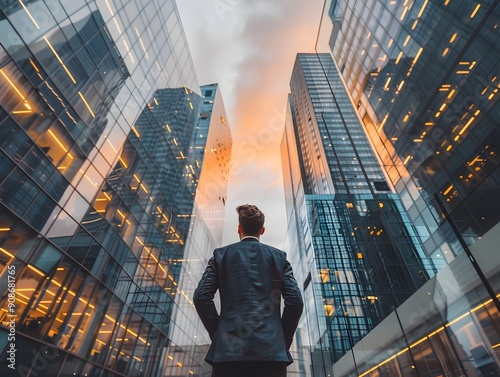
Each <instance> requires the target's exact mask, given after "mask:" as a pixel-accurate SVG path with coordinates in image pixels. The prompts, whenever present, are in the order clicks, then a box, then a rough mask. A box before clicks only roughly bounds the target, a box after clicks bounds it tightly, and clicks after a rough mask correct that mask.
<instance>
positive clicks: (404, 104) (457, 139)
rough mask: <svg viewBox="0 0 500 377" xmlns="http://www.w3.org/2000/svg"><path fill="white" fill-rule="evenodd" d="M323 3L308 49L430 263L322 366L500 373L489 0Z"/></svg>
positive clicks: (494, 7) (495, 44)
mask: <svg viewBox="0 0 500 377" xmlns="http://www.w3.org/2000/svg"><path fill="white" fill-rule="evenodd" d="M324 11H325V12H324V15H323V19H322V23H321V27H320V31H319V34H318V43H317V50H318V52H327V53H329V54H331V55H332V56H333V58H334V60H335V62H336V64H337V66H338V67H339V72H340V74H341V76H342V77H343V79H344V81H345V86H346V88H347V90H348V92H349V95H350V96H351V99H352V101H353V103H354V104H355V106H356V108H357V112H358V115H359V117H360V118H361V119H362V122H363V126H364V129H365V132H366V134H367V135H368V136H369V139H370V142H371V143H372V145H373V146H374V149H375V151H376V154H377V157H378V158H379V159H380V160H381V161H382V167H383V169H384V173H385V174H386V175H387V176H388V178H389V184H390V185H391V186H393V187H394V189H395V192H396V193H397V194H399V195H400V197H401V199H402V202H403V205H404V208H405V210H406V211H407V213H408V216H409V218H410V219H411V221H412V223H413V224H414V226H415V228H416V230H417V236H418V238H419V239H420V241H421V243H422V246H423V251H424V253H425V256H426V257H430V258H431V259H432V265H433V266H434V267H435V269H437V270H438V271H439V272H438V273H437V274H435V275H434V276H433V277H432V278H431V279H430V280H429V281H428V282H427V283H425V284H424V286H423V287H422V288H420V289H419V290H418V291H417V292H416V293H415V294H414V295H413V296H412V297H410V298H409V299H408V300H407V301H406V302H405V303H404V304H402V305H401V306H399V307H397V308H396V310H394V312H393V313H391V315H390V316H389V317H388V318H386V319H385V320H384V321H382V323H380V324H379V325H378V326H377V327H376V328H375V329H374V330H373V331H372V332H370V333H369V334H368V335H367V336H365V338H363V339H362V341H360V342H359V343H358V344H356V345H355V347H354V348H353V353H352V355H346V356H344V357H343V358H342V359H341V360H339V361H338V362H337V363H336V364H335V365H334V373H335V375H336V376H375V375H404V376H435V375H467V376H480V375H482V376H494V375H500V361H499V360H500V331H499V329H498V323H499V322H500V301H499V298H500V259H499V258H498V257H497V252H496V250H497V249H498V246H497V245H498V244H499V242H500V236H499V235H500V224H499V222H500V217H499V213H500V211H499V203H500V202H499V201H498V200H497V197H498V193H499V192H500V179H499V177H500V175H499V174H500V172H499V169H498V166H499V159H498V147H499V145H500V143H499V142H500V133H499V129H498V121H497V120H496V119H498V115H499V112H500V103H499V101H498V98H499V96H498V90H499V89H500V81H499V77H500V75H499V68H500V65H499V62H500V52H499V51H500V48H499V47H500V34H499V33H498V29H499V27H500V5H499V3H498V1H453V0H451V1H450V0H442V1H428V0H415V1H391V0H366V1H351V0H338V1H336V0H335V1H330V0H327V1H325V7H324ZM431 275H432V274H431Z"/></svg>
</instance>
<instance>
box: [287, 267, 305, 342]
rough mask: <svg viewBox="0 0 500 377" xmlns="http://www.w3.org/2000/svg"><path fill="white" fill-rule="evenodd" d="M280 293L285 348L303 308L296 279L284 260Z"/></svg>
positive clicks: (290, 340) (291, 337)
mask: <svg viewBox="0 0 500 377" xmlns="http://www.w3.org/2000/svg"><path fill="white" fill-rule="evenodd" d="M281 294H282V295H283V299H284V301H285V307H284V309H283V316H282V317H281V326H283V332H284V334H285V341H286V347H287V349H289V348H290V346H291V345H292V340H293V335H294V334H295V330H297V326H298V324H299V320H300V316H301V315H302V310H303V308H304V302H303V301H302V295H301V294H300V289H299V287H298V286H297V281H296V280H295V278H294V277H293V272H292V266H291V265H290V263H289V262H288V261H287V260H285V269H284V273H283V281H282V283H281Z"/></svg>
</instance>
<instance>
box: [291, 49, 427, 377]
mask: <svg viewBox="0 0 500 377" xmlns="http://www.w3.org/2000/svg"><path fill="white" fill-rule="evenodd" d="M290 87H291V95H290V96H289V101H288V104H289V115H288V117H287V121H286V125H285V134H284V138H283V141H282V154H283V171H284V181H285V192H286V206H287V215H288V221H289V228H288V232H289V241H290V243H291V244H292V245H294V247H290V250H298V252H297V253H296V254H294V255H292V256H291V259H292V264H293V265H294V270H296V271H297V272H296V275H297V279H298V281H299V282H300V283H301V284H302V286H303V291H304V297H308V298H309V300H308V299H306V303H307V304H306V310H305V315H304V316H303V321H304V323H303V326H304V327H305V328H306V329H307V331H306V333H307V336H308V339H307V340H306V339H303V340H302V343H303V344H302V345H301V344H299V346H305V345H308V346H309V347H311V350H313V351H312V357H313V359H312V364H313V369H314V370H315V371H316V373H320V374H321V373H325V371H328V365H329V364H331V363H332V362H334V361H336V360H338V359H340V357H342V356H343V355H344V354H345V353H346V352H348V351H349V350H350V349H351V348H352V347H353V345H354V344H356V343H357V342H358V341H359V340H360V339H361V338H362V337H363V336H364V335H366V334H367V333H368V332H369V331H370V330H371V329H373V328H374V327H375V326H376V325H377V324H378V323H380V322H381V321H382V320H383V319H384V318H385V317H386V316H387V315H389V314H390V313H391V312H392V310H394V308H395V307H397V306H398V305H400V304H401V303H402V302H404V301H405V300H406V299H407V298H408V297H409V296H410V295H411V294H412V293H413V292H415V291H416V290H417V289H418V287H420V286H421V285H422V284H423V283H425V282H426V281H427V279H428V272H427V271H432V266H426V265H425V263H426V262H427V261H426V260H425V258H423V251H422V249H421V245H419V243H418V242H416V241H415V240H416V237H415V230H414V228H413V226H412V225H411V223H410V222H409V219H408V217H407V215H406V213H405V211H404V210H403V206H402V203H401V201H400V199H399V197H398V196H397V195H396V194H394V193H393V192H392V191H391V189H390V187H389V185H388V184H387V181H386V178H385V176H384V174H383V172H382V169H381V167H380V164H379V161H378V160H377V158H376V157H375V154H374V152H373V151H372V149H371V146H370V144H369V142H368V139H367V137H366V135H365V133H364V131H363V128H362V126H361V122H360V120H359V118H358V117H357V115H356V112H355V109H354V108H353V106H352V104H351V102H350V98H349V96H348V94H347V92H346V90H345V88H344V86H343V82H342V80H341V78H340V76H339V74H338V72H337V69H336V67H335V64H334V63H333V60H332V59H331V56H330V55H329V54H298V56H297V59H296V62H295V66H294V69H293V73H292V78H291V83H290ZM296 244H297V245H298V247H297V245H296ZM316 350H317V351H316ZM325 365H327V367H326V368H327V369H325V370H323V367H324V366H325ZM318 375H319V374H318Z"/></svg>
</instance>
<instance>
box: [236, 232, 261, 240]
mask: <svg viewBox="0 0 500 377" xmlns="http://www.w3.org/2000/svg"><path fill="white" fill-rule="evenodd" d="M247 237H252V238H257V239H258V240H259V241H260V237H259V236H254V235H251V234H241V235H240V240H242V239H243V238H247Z"/></svg>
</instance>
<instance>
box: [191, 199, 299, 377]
mask: <svg viewBox="0 0 500 377" xmlns="http://www.w3.org/2000/svg"><path fill="white" fill-rule="evenodd" d="M236 211H237V212H238V222H239V225H238V235H239V237H240V242H237V243H233V244H231V245H227V246H224V247H221V248H219V249H216V250H215V251H214V254H213V257H212V258H210V260H209V261H208V266H207V268H206V270H205V272H204V274H203V276H202V278H201V280H200V282H199V284H198V288H196V290H195V292H194V297H193V300H194V305H195V307H196V310H197V311H198V314H199V316H200V318H201V321H202V322H203V325H204V326H205V328H206V329H207V331H208V333H209V335H210V338H211V339H212V344H211V346H210V349H209V350H208V354H207V356H206V358H205V360H206V361H207V362H208V363H209V364H211V365H212V366H213V373H212V376H214V377H235V376H238V377H245V376H247V377H250V376H251V377H282V376H286V367H287V365H289V364H290V363H292V361H293V360H292V357H291V355H290V352H289V348H290V346H291V344H292V339H293V335H294V333H295V330H296V329H297V325H298V322H299V319H300V316H301V314H302V309H303V306H304V304H303V301H302V296H301V294H300V290H299V288H298V286H297V282H296V281H295V278H294V277H293V273H292V267H291V266H290V263H289V262H288V261H287V260H286V254H285V252H283V251H281V250H278V249H276V248H274V247H271V246H269V245H266V244H263V243H261V242H260V236H261V235H262V234H264V231H265V228H264V214H263V213H262V212H261V211H260V210H259V209H258V208H257V207H256V206H254V205H250V204H245V205H241V206H239V207H237V208H236ZM217 290H219V295H220V299H221V310H220V313H218V312H217V309H216V307H215V305H214V301H213V299H214V295H215V292H216V291H217ZM282 298H283V301H284V309H283V313H281V300H282Z"/></svg>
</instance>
